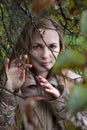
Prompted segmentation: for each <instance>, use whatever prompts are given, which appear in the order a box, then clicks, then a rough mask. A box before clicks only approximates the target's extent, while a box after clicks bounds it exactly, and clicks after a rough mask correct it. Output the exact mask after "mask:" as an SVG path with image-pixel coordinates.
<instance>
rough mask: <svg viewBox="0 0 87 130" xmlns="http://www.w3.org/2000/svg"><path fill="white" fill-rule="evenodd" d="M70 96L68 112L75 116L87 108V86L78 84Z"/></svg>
mask: <svg viewBox="0 0 87 130" xmlns="http://www.w3.org/2000/svg"><path fill="white" fill-rule="evenodd" d="M73 87H74V88H73V90H72V92H71V93H70V95H69V100H68V103H67V107H68V111H69V112H70V113H71V114H72V115H73V114H76V113H77V112H79V111H83V110H84V109H85V108H87V84H85V85H81V84H76V85H75V86H73Z"/></svg>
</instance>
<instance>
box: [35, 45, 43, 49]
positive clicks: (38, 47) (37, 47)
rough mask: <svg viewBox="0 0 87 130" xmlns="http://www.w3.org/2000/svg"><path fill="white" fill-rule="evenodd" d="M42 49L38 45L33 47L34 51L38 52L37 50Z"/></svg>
mask: <svg viewBox="0 0 87 130" xmlns="http://www.w3.org/2000/svg"><path fill="white" fill-rule="evenodd" d="M40 48H41V47H40V46H38V45H37V46H33V49H35V50H36V49H40Z"/></svg>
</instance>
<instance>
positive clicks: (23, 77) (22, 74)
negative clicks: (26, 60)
mask: <svg viewBox="0 0 87 130" xmlns="http://www.w3.org/2000/svg"><path fill="white" fill-rule="evenodd" d="M19 79H20V80H21V81H25V69H24V68H20V70H19Z"/></svg>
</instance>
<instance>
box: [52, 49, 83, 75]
mask: <svg viewBox="0 0 87 130" xmlns="http://www.w3.org/2000/svg"><path fill="white" fill-rule="evenodd" d="M84 63H85V58H84V57H83V56H82V55H81V54H80V53H79V52H78V51H74V50H68V49H66V50H65V51H64V52H63V53H61V54H60V55H59V56H58V58H57V61H56V63H55V65H54V67H53V69H52V73H57V72H58V71H61V70H62V69H66V68H75V67H77V66H78V67H81V66H83V65H84Z"/></svg>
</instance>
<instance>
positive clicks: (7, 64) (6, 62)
mask: <svg viewBox="0 0 87 130" xmlns="http://www.w3.org/2000/svg"><path fill="white" fill-rule="evenodd" d="M8 66H9V59H8V58H6V60H5V71H8Z"/></svg>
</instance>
